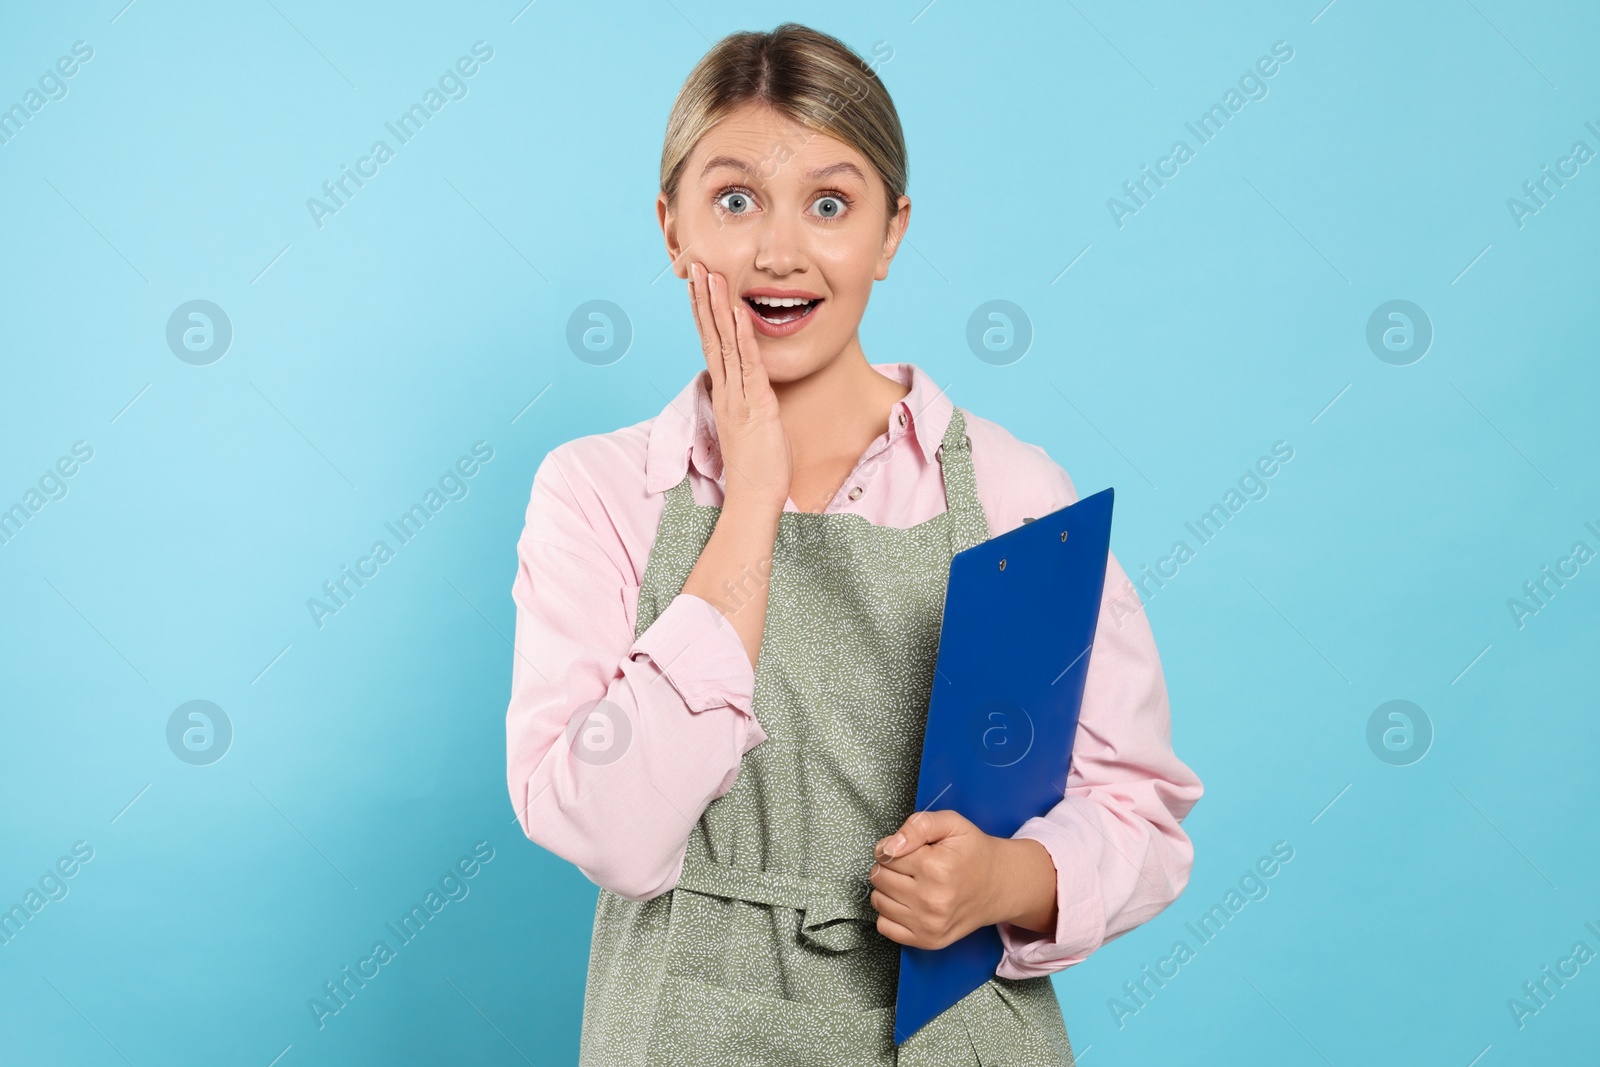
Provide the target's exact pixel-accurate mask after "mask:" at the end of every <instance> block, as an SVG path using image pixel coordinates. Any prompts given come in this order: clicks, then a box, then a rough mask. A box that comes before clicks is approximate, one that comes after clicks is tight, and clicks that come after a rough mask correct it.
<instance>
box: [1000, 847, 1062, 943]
mask: <svg viewBox="0 0 1600 1067" xmlns="http://www.w3.org/2000/svg"><path fill="white" fill-rule="evenodd" d="M994 841H995V842H996V844H997V849H998V854H999V859H998V862H996V864H995V876H996V878H997V880H998V883H999V884H998V892H997V893H996V894H995V915H994V918H993V922H996V923H999V922H1007V923H1010V924H1012V925H1013V926H1017V927H1020V928H1022V929H1024V930H1031V931H1033V932H1035V933H1038V934H1042V935H1044V936H1046V937H1050V936H1054V931H1055V928H1056V917H1057V902H1056V885H1057V881H1056V865H1055V860H1054V859H1053V858H1052V857H1051V855H1050V850H1049V849H1047V848H1045V847H1044V845H1042V844H1040V843H1039V842H1038V841H1035V840H1033V839H1032V838H1013V837H1003V838H995V839H994Z"/></svg>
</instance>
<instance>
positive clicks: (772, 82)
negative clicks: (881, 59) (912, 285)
mask: <svg viewBox="0 0 1600 1067" xmlns="http://www.w3.org/2000/svg"><path fill="white" fill-rule="evenodd" d="M876 52H877V49H876V48H874V53H876ZM893 54H894V53H893V50H890V52H889V56H890V57H892V56H893ZM746 103H759V104H765V105H767V106H769V107H771V108H772V109H774V110H775V111H777V112H778V113H779V114H781V115H783V116H785V117H787V118H789V119H790V120H792V121H794V122H796V123H798V124H800V125H801V126H804V127H806V128H808V129H812V130H815V131H817V132H819V133H824V134H827V135H828V136H829V137H833V138H835V139H837V140H839V141H843V142H844V143H845V144H847V145H850V146H851V147H852V148H854V149H856V150H857V151H858V152H860V153H861V154H862V155H863V156H865V157H866V159H867V162H868V163H870V164H871V165H872V168H873V170H875V171H877V172H878V177H879V178H880V179H882V181H883V184H884V185H885V186H886V187H887V190H888V204H887V208H888V216H889V217H892V216H893V215H894V213H895V210H896V209H897V207H898V206H899V202H900V197H901V196H902V195H903V194H904V193H905V189H906V180H907V176H908V175H907V163H906V142H905V134H904V133H903V132H902V131H901V129H900V116H899V114H898V113H897V112H896V111H895V108H894V101H893V100H891V99H889V91H888V90H887V89H885V88H884V87H883V82H881V81H879V80H878V76H877V74H876V73H875V72H874V70H873V68H872V66H870V65H868V63H867V62H866V61H865V60H863V59H862V58H861V57H860V56H859V55H857V54H856V53H855V52H854V51H852V50H851V49H850V47H849V46H848V45H846V44H845V43H844V42H843V41H840V40H839V39H838V38H837V37H830V36H829V35H828V34H825V33H821V32H819V31H817V30H813V29H811V28H810V27H807V26H802V25H800V24H799V23H795V22H785V23H783V24H782V25H781V26H779V27H777V28H776V29H775V30H773V31H772V32H771V33H757V32H754V31H746V32H742V33H732V34H729V35H728V36H726V37H724V38H723V39H722V40H720V41H718V42H717V43H716V45H714V46H713V47H712V49H711V51H709V52H707V53H706V54H705V55H704V56H703V57H701V59H700V62H699V63H696V64H695V67H694V69H693V70H692V71H690V72H689V77H688V78H687V79H685V80H684V83H683V88H682V89H680V90H678V98H677V100H676V101H674V102H673V105H672V114H671V115H670V116H669V117H668V119H667V136H666V141H665V144H664V145H663V147H662V150H661V191H662V192H663V193H665V194H666V195H667V203H668V204H669V205H675V204H676V202H677V196H678V183H679V182H680V181H681V180H682V177H683V167H684V164H685V163H686V162H687V161H688V159H689V156H690V154H691V153H692V152H693V151H694V147H695V145H696V144H698V143H699V141H700V138H701V137H702V136H704V135H705V133H706V131H707V130H709V129H711V127H713V126H715V125H716V124H717V123H718V122H720V121H722V120H723V119H724V118H725V117H727V115H728V114H729V113H730V112H732V111H734V110H735V109H737V108H739V107H741V106H742V105H744V104H746ZM884 225H885V227H886V228H887V225H888V218H885V220H884Z"/></svg>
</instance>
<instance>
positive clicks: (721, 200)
mask: <svg viewBox="0 0 1600 1067" xmlns="http://www.w3.org/2000/svg"><path fill="white" fill-rule="evenodd" d="M715 202H716V203H717V205H718V206H720V207H721V208H722V210H724V211H726V212H727V213H728V214H730V215H747V214H749V213H750V209H751V207H753V206H754V201H752V200H751V199H750V194H748V193H746V192H745V191H744V190H742V189H729V190H727V191H725V192H722V193H719V194H717V199H716V201H715Z"/></svg>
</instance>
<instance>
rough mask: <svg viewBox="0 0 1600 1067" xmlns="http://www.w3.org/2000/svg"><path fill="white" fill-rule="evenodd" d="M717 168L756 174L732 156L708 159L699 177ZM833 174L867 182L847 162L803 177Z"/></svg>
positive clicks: (820, 168)
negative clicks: (847, 175)
mask: <svg viewBox="0 0 1600 1067" xmlns="http://www.w3.org/2000/svg"><path fill="white" fill-rule="evenodd" d="M718 167H730V168H732V169H733V170H737V171H741V172H743V173H744V174H747V175H750V174H754V173H755V172H756V171H755V168H754V167H752V166H750V164H748V163H746V162H745V161H744V160H742V159H735V158H733V157H732V156H712V157H711V158H710V159H708V160H706V165H705V166H704V167H701V168H700V176H701V177H702V178H703V177H705V176H706V175H707V174H710V173H711V172H712V171H713V170H716V169H717V168H718ZM835 174H849V175H852V176H854V177H855V179H856V180H857V181H859V182H861V183H862V184H863V185H865V184H866V181H867V176H866V175H865V174H862V173H861V168H860V167H858V166H856V165H855V164H854V163H851V162H849V161H844V162H840V163H830V164H829V165H828V166H826V167H813V168H812V169H811V170H808V171H806V173H805V177H806V179H807V180H809V181H816V180H818V179H820V178H828V177H832V176H833V175H835Z"/></svg>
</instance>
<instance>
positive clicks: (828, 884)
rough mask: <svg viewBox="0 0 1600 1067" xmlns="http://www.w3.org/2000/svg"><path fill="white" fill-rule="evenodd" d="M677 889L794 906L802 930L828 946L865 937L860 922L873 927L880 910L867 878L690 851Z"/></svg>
mask: <svg viewBox="0 0 1600 1067" xmlns="http://www.w3.org/2000/svg"><path fill="white" fill-rule="evenodd" d="M674 888H675V889H681V890H686V891H687V892H690V893H699V894H701V895H702V896H710V897H721V898H724V899H728V900H747V901H750V902H751V903H755V904H767V905H770V906H773V907H781V908H793V909H795V910H796V911H798V912H801V913H802V918H801V926H800V934H801V937H803V938H804V939H805V940H807V941H809V942H811V943H812V944H814V945H816V946H817V947H818V948H822V949H825V950H827V951H829V952H845V951H848V950H850V949H853V948H856V947H858V946H859V945H860V944H861V943H862V940H863V931H862V925H863V924H865V925H867V926H871V927H873V928H874V929H876V928H877V924H878V913H877V912H876V911H874V910H873V909H872V906H871V904H869V903H868V898H869V897H870V895H871V892H872V886H871V885H870V884H869V883H864V882H863V883H860V884H856V883H850V882H846V881H843V880H841V879H837V878H812V877H806V876H803V875H797V874H787V873H785V872H783V871H760V870H750V869H748V868H744V867H733V866H730V865H728V864H723V863H711V862H709V861H707V860H703V859H696V858H694V857H690V858H689V859H686V860H684V864H683V873H682V875H680V876H679V878H678V884H677V885H676V886H675V887H674Z"/></svg>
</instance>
